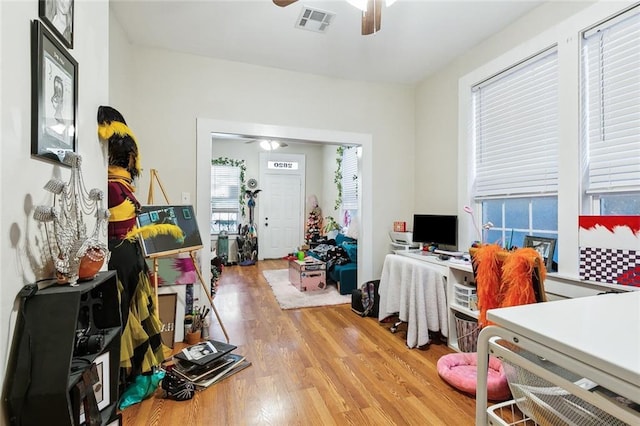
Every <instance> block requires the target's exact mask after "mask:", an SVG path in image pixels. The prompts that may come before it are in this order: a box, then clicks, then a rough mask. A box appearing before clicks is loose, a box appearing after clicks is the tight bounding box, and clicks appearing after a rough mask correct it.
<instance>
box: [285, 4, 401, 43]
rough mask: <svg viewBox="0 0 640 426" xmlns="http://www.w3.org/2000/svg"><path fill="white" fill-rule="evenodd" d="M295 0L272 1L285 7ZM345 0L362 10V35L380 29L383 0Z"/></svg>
mask: <svg viewBox="0 0 640 426" xmlns="http://www.w3.org/2000/svg"><path fill="white" fill-rule="evenodd" d="M297 1H298V0H273V3H274V4H275V5H277V6H280V7H286V6H289V5H290V4H293V3H295V2H297ZM347 1H348V2H349V3H352V4H354V5H356V4H357V6H356V7H358V8H359V9H361V10H362V35H370V34H374V33H376V32H378V31H380V22H381V21H382V14H381V12H382V2H383V0H360V1H356V2H354V1H350V0H347ZM364 2H366V8H365V7H364ZM391 3H392V1H389V0H387V6H390V5H391Z"/></svg>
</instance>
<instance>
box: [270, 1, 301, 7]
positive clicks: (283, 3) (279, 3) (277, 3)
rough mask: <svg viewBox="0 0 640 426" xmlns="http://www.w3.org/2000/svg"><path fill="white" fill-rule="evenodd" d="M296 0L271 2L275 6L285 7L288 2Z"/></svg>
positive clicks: (291, 2)
mask: <svg viewBox="0 0 640 426" xmlns="http://www.w3.org/2000/svg"><path fill="white" fill-rule="evenodd" d="M297 1H298V0H273V3H274V4H275V5H276V6H280V7H286V6H289V5H290V4H293V3H295V2H297Z"/></svg>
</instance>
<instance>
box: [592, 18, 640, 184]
mask: <svg viewBox="0 0 640 426" xmlns="http://www.w3.org/2000/svg"><path fill="white" fill-rule="evenodd" d="M582 70H583V73H582V105H583V110H582V113H583V114H582V135H583V138H582V139H583V144H584V145H583V149H584V151H583V153H584V155H583V159H584V164H583V167H584V168H585V172H586V173H585V174H586V179H587V188H586V190H587V192H588V193H606V192H615V191H637V190H640V7H636V8H635V9H632V10H630V11H627V12H626V13H625V14H623V15H620V16H618V17H616V18H614V19H612V20H610V21H608V22H605V23H604V24H602V25H600V26H599V27H597V28H594V29H592V30H589V31H587V32H585V33H584V34H583V43H582Z"/></svg>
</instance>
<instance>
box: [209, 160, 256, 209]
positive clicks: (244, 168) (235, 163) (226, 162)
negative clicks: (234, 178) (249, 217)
mask: <svg viewBox="0 0 640 426" xmlns="http://www.w3.org/2000/svg"><path fill="white" fill-rule="evenodd" d="M211 164H212V165H214V166H233V167H239V168H240V195H239V197H238V200H239V201H240V214H241V215H242V217H245V210H244V206H245V204H246V203H245V200H244V197H245V191H246V190H247V186H246V184H245V181H244V177H245V174H246V172H247V166H246V165H245V163H244V160H234V159H232V158H227V157H218V158H214V159H213V160H211Z"/></svg>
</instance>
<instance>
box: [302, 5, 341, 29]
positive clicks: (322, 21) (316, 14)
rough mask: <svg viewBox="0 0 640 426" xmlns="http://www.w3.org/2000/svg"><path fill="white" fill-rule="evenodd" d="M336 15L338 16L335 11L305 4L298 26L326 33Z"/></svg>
mask: <svg viewBox="0 0 640 426" xmlns="http://www.w3.org/2000/svg"><path fill="white" fill-rule="evenodd" d="M334 16H336V14H335V13H331V12H327V11H324V10H320V9H313V8H311V7H309V6H304V7H303V8H302V12H301V13H300V17H299V18H298V20H297V21H296V28H301V29H303V30H309V31H315V32H318V33H324V32H326V31H327V28H328V27H329V24H331V20H332V19H333V17H334Z"/></svg>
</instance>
